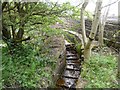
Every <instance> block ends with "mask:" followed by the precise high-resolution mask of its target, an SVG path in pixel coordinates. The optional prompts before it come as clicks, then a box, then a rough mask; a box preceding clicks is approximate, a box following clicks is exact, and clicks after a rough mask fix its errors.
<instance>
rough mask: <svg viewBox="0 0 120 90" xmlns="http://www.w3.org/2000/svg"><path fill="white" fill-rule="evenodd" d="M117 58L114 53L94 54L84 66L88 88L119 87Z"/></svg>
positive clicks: (83, 75)
mask: <svg viewBox="0 0 120 90" xmlns="http://www.w3.org/2000/svg"><path fill="white" fill-rule="evenodd" d="M116 74H117V60H116V57H115V56H112V55H107V56H105V55H100V54H95V55H92V57H91V59H90V60H88V61H86V62H85V64H84V66H83V72H82V73H81V75H82V77H83V78H85V79H86V80H87V81H88V83H87V85H86V88H117V87H118V86H117V84H116V82H117V81H116V80H117V78H116Z"/></svg>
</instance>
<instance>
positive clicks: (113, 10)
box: [51, 0, 120, 16]
mask: <svg viewBox="0 0 120 90" xmlns="http://www.w3.org/2000/svg"><path fill="white" fill-rule="evenodd" d="M51 1H53V2H56V1H58V3H61V4H62V3H64V2H67V1H68V2H70V3H71V5H74V6H77V5H78V4H80V3H81V2H82V1H83V0H51ZM95 1H96V0H89V4H88V5H87V7H86V10H88V11H90V12H91V13H94V10H95ZM109 1H110V0H103V4H102V6H105V5H108V2H109ZM115 1H116V0H111V2H115ZM119 1H120V0H119ZM104 10H105V8H104V9H102V12H104ZM113 15H115V16H118V2H117V3H115V4H112V5H111V6H110V10H109V14H108V16H113Z"/></svg>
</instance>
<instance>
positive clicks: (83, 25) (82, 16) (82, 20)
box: [80, 0, 88, 47]
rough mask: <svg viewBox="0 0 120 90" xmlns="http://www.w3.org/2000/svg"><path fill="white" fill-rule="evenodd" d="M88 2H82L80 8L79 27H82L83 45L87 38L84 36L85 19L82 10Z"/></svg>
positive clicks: (83, 10)
mask: <svg viewBox="0 0 120 90" xmlns="http://www.w3.org/2000/svg"><path fill="white" fill-rule="evenodd" d="M87 4H88V0H85V1H84V3H83V4H82V8H81V14H80V15H81V27H82V37H83V42H84V47H85V45H86V43H87V38H86V31H85V19H84V12H85V8H86V6H87Z"/></svg>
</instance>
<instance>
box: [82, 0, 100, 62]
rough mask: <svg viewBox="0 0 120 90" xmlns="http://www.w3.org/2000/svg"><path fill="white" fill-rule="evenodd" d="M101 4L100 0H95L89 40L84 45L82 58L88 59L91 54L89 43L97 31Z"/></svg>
mask: <svg viewBox="0 0 120 90" xmlns="http://www.w3.org/2000/svg"><path fill="white" fill-rule="evenodd" d="M101 5H102V1H101V0H97V3H96V8H95V16H94V18H93V22H92V29H91V32H90V35H89V40H88V42H87V44H86V46H85V49H84V58H85V60H86V59H89V58H90V56H91V49H92V48H91V44H92V41H93V40H94V37H95V35H96V32H97V27H98V22H99V18H100V14H101Z"/></svg>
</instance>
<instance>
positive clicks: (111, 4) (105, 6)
mask: <svg viewBox="0 0 120 90" xmlns="http://www.w3.org/2000/svg"><path fill="white" fill-rule="evenodd" d="M118 1H119V0H116V1H115V2H113V3H110V4H108V5H105V6H103V7H102V8H105V7H108V6H110V5H112V4H115V3H116V2H118ZM102 8H101V9H102Z"/></svg>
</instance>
